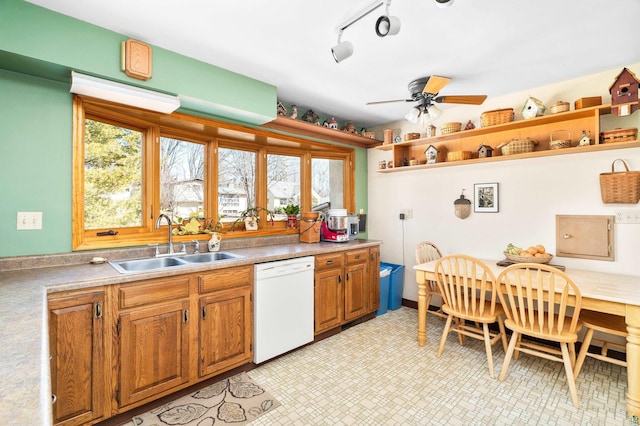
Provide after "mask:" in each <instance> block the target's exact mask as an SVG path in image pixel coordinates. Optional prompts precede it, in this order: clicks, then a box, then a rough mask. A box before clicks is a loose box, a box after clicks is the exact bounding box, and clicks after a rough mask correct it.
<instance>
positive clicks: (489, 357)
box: [482, 322, 495, 379]
mask: <svg viewBox="0 0 640 426" xmlns="http://www.w3.org/2000/svg"><path fill="white" fill-rule="evenodd" d="M482 331H483V332H484V333H483V334H484V348H485V351H486V352H487V362H488V363H489V375H490V376H491V378H492V379H493V378H494V377H495V376H494V375H493V355H492V354H491V336H490V335H489V324H487V323H486V322H485V323H482Z"/></svg>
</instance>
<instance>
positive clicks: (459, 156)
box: [447, 151, 471, 161]
mask: <svg viewBox="0 0 640 426" xmlns="http://www.w3.org/2000/svg"><path fill="white" fill-rule="evenodd" d="M470 158H471V151H451V152H448V153H447V161H461V160H468V159H470Z"/></svg>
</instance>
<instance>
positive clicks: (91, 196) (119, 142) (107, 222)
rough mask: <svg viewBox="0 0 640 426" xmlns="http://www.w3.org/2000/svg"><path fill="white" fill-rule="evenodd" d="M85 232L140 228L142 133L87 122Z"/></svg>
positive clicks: (85, 142)
mask: <svg viewBox="0 0 640 426" xmlns="http://www.w3.org/2000/svg"><path fill="white" fill-rule="evenodd" d="M84 129H85V134H84V224H85V229H100V228H124V227H135V226H141V225H142V192H141V191H142V133H141V132H139V131H136V130H132V129H127V128H126V127H121V126H116V125H112V124H107V123H103V122H100V121H95V120H90V119H86V120H85V123H84Z"/></svg>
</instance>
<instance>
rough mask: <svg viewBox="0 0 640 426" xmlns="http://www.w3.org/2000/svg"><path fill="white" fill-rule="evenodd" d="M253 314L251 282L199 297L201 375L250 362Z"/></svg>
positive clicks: (251, 355)
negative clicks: (249, 284) (248, 284)
mask: <svg viewBox="0 0 640 426" xmlns="http://www.w3.org/2000/svg"><path fill="white" fill-rule="evenodd" d="M252 318H253V302H252V291H251V286H243V287H241V288H237V289H231V290H224V291H218V292H214V293H211V294H210V295H209V296H204V297H202V298H200V327H199V329H200V336H199V343H200V362H199V365H200V377H204V376H209V375H213V374H217V373H221V372H223V371H225V370H229V369H231V368H234V367H237V366H239V365H242V364H245V363H247V362H251V360H252V359H253V321H252Z"/></svg>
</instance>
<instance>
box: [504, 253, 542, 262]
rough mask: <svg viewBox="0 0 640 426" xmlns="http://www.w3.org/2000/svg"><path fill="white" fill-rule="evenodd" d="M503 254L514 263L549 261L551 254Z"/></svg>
mask: <svg viewBox="0 0 640 426" xmlns="http://www.w3.org/2000/svg"><path fill="white" fill-rule="evenodd" d="M504 256H505V257H506V258H507V259H508V260H510V261H512V262H515V263H549V262H551V259H553V256H551V257H535V256H518V255H515V254H509V253H504Z"/></svg>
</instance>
